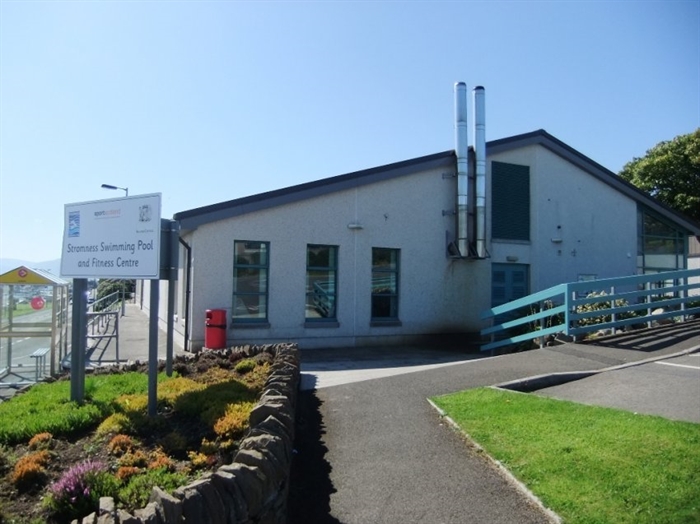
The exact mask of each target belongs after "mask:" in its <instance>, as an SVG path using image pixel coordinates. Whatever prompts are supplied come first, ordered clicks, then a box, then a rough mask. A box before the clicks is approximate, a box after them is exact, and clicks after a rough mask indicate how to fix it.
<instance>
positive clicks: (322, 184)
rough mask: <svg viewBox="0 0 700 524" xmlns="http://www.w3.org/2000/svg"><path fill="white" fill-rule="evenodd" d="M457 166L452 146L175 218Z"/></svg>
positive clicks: (237, 212) (232, 212) (207, 216)
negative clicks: (443, 149)
mask: <svg viewBox="0 0 700 524" xmlns="http://www.w3.org/2000/svg"><path fill="white" fill-rule="evenodd" d="M453 166H454V151H452V150H450V151H445V152H442V153H437V154H434V155H429V156H424V157H419V158H415V159H412V160H405V161H403V162H397V163H394V164H389V165H386V166H380V167H375V168H371V169H366V170H363V171H356V172H353V173H348V174H345V175H338V176H335V177H331V178H325V179H322V180H317V181H314V182H307V183H304V184H299V185H296V186H291V187H287V188H284V189H278V190H274V191H269V192H266V193H260V194H257V195H252V196H248V197H243V198H238V199H235V200H229V201H227V202H221V203H219V204H213V205H210V206H204V207H200V208H196V209H190V210H188V211H182V212H180V213H176V214H175V215H174V216H173V219H174V220H177V221H178V222H179V223H180V227H181V229H182V230H192V229H196V228H197V227H199V226H201V225H204V224H208V223H210V222H215V221H219V220H225V219H228V218H233V217H237V216H241V215H245V214H248V213H253V212H256V211H263V210H266V209H270V208H273V207H277V206H283V205H287V204H292V203H296V202H300V201H302V200H308V199H310V198H316V197H320V196H324V195H328V194H330V193H335V192H337V191H342V190H345V189H353V188H357V187H361V186H364V185H369V184H374V183H376V182H382V181H385V180H391V179H393V178H398V177H401V176H405V175H410V174H414V173H418V172H420V171H427V170H429V169H436V168H439V167H453Z"/></svg>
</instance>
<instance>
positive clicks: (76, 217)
mask: <svg viewBox="0 0 700 524" xmlns="http://www.w3.org/2000/svg"><path fill="white" fill-rule="evenodd" d="M68 236H69V237H72V238H75V237H79V236H80V211H69V212H68Z"/></svg>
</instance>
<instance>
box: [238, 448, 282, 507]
mask: <svg viewBox="0 0 700 524" xmlns="http://www.w3.org/2000/svg"><path fill="white" fill-rule="evenodd" d="M233 461H234V462H235V463H240V464H245V465H246V466H250V467H251V468H258V469H259V470H260V471H262V472H263V474H264V475H265V477H267V488H268V491H271V492H275V493H276V492H278V491H279V486H280V485H281V484H283V483H284V480H285V477H286V475H285V471H284V469H282V468H280V467H278V463H277V462H276V461H275V460H271V459H269V458H267V457H266V456H265V455H264V454H263V453H262V452H260V451H257V450H254V449H241V450H239V451H238V453H236V456H235V458H234V459H233ZM268 498H269V495H268Z"/></svg>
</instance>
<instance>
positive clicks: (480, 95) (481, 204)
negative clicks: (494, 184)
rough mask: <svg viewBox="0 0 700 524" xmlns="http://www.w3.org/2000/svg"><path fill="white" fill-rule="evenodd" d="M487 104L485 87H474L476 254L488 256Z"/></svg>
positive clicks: (481, 256) (480, 256) (483, 256)
mask: <svg viewBox="0 0 700 524" xmlns="http://www.w3.org/2000/svg"><path fill="white" fill-rule="evenodd" d="M485 112H486V104H485V100H484V88H483V87H481V86H477V87H475V88H474V155H475V157H476V163H475V174H476V191H475V193H476V254H477V256H478V257H479V258H485V257H486V118H485Z"/></svg>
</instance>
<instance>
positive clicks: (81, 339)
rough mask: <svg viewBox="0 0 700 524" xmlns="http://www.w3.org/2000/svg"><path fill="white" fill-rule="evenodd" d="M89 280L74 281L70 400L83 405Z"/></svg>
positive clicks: (79, 279)
mask: <svg viewBox="0 0 700 524" xmlns="http://www.w3.org/2000/svg"><path fill="white" fill-rule="evenodd" d="M87 287H88V286H87V279H86V278H76V279H74V280H73V312H72V313H73V330H72V332H71V352H70V399H71V401H73V402H78V403H82V402H83V400H84V396H85V351H86V349H87V343H86V342H87Z"/></svg>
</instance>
